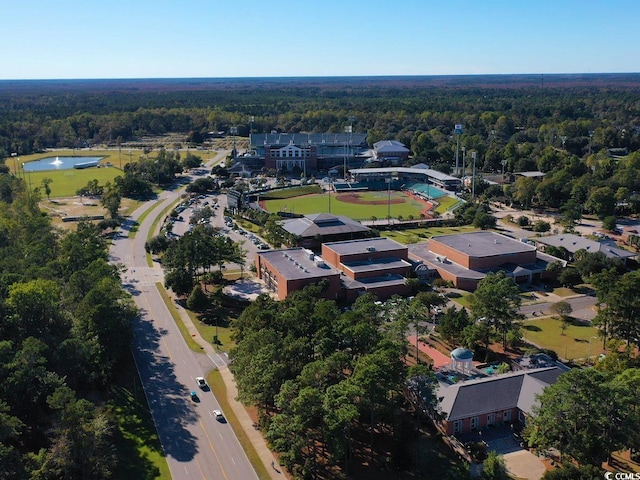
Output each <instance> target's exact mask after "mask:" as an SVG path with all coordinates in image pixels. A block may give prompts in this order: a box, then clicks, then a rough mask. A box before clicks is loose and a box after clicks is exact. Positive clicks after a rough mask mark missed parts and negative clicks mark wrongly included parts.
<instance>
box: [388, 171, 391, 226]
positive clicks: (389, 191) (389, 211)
mask: <svg viewBox="0 0 640 480" xmlns="http://www.w3.org/2000/svg"><path fill="white" fill-rule="evenodd" d="M387 225H391V176H389V177H388V178H387Z"/></svg>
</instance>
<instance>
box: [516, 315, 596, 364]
mask: <svg viewBox="0 0 640 480" xmlns="http://www.w3.org/2000/svg"><path fill="white" fill-rule="evenodd" d="M561 325H562V322H561V321H560V320H559V319H558V318H556V317H546V318H538V319H536V320H527V321H526V322H524V324H523V333H524V337H525V341H530V342H533V343H535V344H536V345H538V346H540V347H542V348H549V349H551V350H554V351H555V352H556V353H557V354H558V355H559V356H560V357H562V358H564V359H567V360H573V359H577V358H586V357H587V356H588V355H589V339H591V337H596V338H593V339H591V356H595V355H599V354H600V353H601V351H602V350H601V348H602V340H600V337H598V330H597V329H596V328H594V327H591V326H588V325H584V324H579V323H577V322H576V323H575V324H572V325H569V326H568V327H567V329H566V330H565V331H564V334H563V332H562V329H561V328H560V326H561Z"/></svg>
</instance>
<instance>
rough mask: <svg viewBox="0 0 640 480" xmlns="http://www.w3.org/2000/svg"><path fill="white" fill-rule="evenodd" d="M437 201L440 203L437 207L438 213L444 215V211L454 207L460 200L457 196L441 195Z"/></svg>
mask: <svg viewBox="0 0 640 480" xmlns="http://www.w3.org/2000/svg"><path fill="white" fill-rule="evenodd" d="M437 202H438V203H439V205H438V206H437V207H436V213H437V214H438V215H442V214H443V213H444V212H446V211H447V210H449V209H450V208H451V207H453V206H454V205H455V204H456V203H458V202H460V200H458V199H457V198H453V197H450V196H448V195H447V196H444V197H440V198H439V199H438V200H437Z"/></svg>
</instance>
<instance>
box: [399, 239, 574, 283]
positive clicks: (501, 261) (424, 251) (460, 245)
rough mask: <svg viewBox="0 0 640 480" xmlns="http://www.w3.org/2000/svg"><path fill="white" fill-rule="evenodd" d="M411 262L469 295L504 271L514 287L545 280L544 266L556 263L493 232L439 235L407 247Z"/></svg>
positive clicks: (551, 258) (545, 268) (548, 256)
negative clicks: (513, 283) (496, 273)
mask: <svg viewBox="0 0 640 480" xmlns="http://www.w3.org/2000/svg"><path fill="white" fill-rule="evenodd" d="M409 256H410V258H411V260H413V261H418V262H420V261H421V262H423V263H424V264H426V265H427V266H428V267H430V268H433V269H435V270H437V271H438V273H439V275H440V277H442V278H443V279H444V280H449V281H451V282H452V283H453V284H454V285H455V286H456V287H457V288H461V289H464V290H470V291H473V290H475V289H476V287H477V286H478V282H479V281H480V280H482V279H483V278H484V277H485V276H486V275H487V273H490V272H497V271H504V272H505V273H506V274H507V276H509V277H511V278H513V280H514V281H515V282H516V283H531V282H533V281H537V280H542V279H544V278H547V276H548V275H549V273H548V272H547V265H548V264H549V263H550V262H553V261H560V262H561V263H565V264H566V262H563V261H562V260H560V259H557V258H555V257H552V256H550V255H547V254H544V253H542V252H538V251H537V250H536V248H535V247H534V246H533V245H530V244H528V243H525V242H520V241H518V240H515V239H513V238H510V237H507V236H506V235H502V234H500V233H496V232H489V231H480V232H471V233H460V234H455V235H439V236H434V237H433V238H431V240H430V241H429V242H426V243H419V244H414V245H410V246H409Z"/></svg>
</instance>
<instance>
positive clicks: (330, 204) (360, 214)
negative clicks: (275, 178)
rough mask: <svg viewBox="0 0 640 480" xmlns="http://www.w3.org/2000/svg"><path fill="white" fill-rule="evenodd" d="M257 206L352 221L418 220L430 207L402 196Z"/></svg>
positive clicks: (315, 198)
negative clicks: (324, 215) (328, 215)
mask: <svg viewBox="0 0 640 480" xmlns="http://www.w3.org/2000/svg"><path fill="white" fill-rule="evenodd" d="M260 205H261V206H262V207H263V208H264V209H266V210H267V211H269V212H287V213H298V214H302V215H309V214H313V213H323V212H329V213H332V214H334V215H344V216H347V217H349V218H352V219H354V220H370V219H372V218H374V217H375V218H377V219H383V218H387V217H390V218H420V217H421V216H429V211H430V210H431V209H432V208H433V205H432V204H431V203H429V202H426V201H424V200H421V199H418V198H415V197H413V196H411V195H409V194H407V193H405V192H393V191H392V192H384V191H379V192H349V193H335V192H332V193H331V194H329V193H323V194H315V195H303V196H300V197H293V198H287V199H282V200H264V201H261V202H260Z"/></svg>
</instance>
